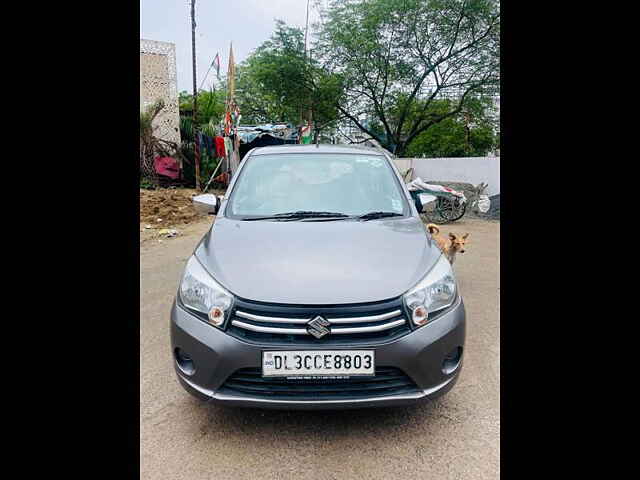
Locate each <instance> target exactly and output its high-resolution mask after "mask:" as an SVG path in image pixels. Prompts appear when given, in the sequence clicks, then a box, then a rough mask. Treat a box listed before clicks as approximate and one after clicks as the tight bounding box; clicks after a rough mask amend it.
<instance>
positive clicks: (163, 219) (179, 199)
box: [140, 188, 224, 229]
mask: <svg viewBox="0 0 640 480" xmlns="http://www.w3.org/2000/svg"><path fill="white" fill-rule="evenodd" d="M207 193H213V194H214V195H223V194H224V191H217V190H210V191H209V192H207ZM195 195H198V192H197V191H196V190H195V189H191V188H163V189H158V190H143V189H140V223H141V224H144V225H145V226H146V225H150V226H151V227H152V228H155V229H158V228H169V227H175V226H180V225H188V224H190V223H194V222H198V221H200V220H201V219H202V215H200V214H199V213H197V212H196V210H195V208H193V202H192V200H191V199H192V197H194V196H195Z"/></svg>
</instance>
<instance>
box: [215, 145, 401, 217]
mask: <svg viewBox="0 0 640 480" xmlns="http://www.w3.org/2000/svg"><path fill="white" fill-rule="evenodd" d="M239 175H240V176H239V177H238V180H237V181H236V184H235V186H234V188H233V191H232V193H231V195H230V198H229V206H228V209H227V215H228V216H231V217H247V216H262V215H275V214H278V213H285V212H295V211H299V210H305V211H330V212H340V213H344V214H347V215H362V214H365V213H369V212H372V211H385V212H395V213H400V214H403V213H405V212H406V209H407V204H406V202H405V199H404V195H403V194H402V191H401V189H400V185H399V183H398V180H397V178H396V176H395V173H394V172H393V170H392V168H391V166H390V165H389V163H388V161H387V159H386V158H385V157H382V156H380V155H366V154H363V155H356V154H334V153H331V154H327V153H324V154H323V153H318V154H309V153H306V154H279V155H256V156H253V157H249V158H248V159H247V164H246V165H244V167H243V168H242V170H241V171H240V174H239Z"/></svg>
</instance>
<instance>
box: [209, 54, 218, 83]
mask: <svg viewBox="0 0 640 480" xmlns="http://www.w3.org/2000/svg"><path fill="white" fill-rule="evenodd" d="M211 66H212V67H214V68H215V69H216V76H217V77H218V80H220V55H219V54H217V53H216V58H214V59H213V62H211Z"/></svg>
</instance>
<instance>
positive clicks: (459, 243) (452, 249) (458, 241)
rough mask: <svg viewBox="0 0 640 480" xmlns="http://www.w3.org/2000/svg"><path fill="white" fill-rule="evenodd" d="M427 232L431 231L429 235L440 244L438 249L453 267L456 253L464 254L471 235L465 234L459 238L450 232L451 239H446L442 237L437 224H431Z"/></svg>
mask: <svg viewBox="0 0 640 480" xmlns="http://www.w3.org/2000/svg"><path fill="white" fill-rule="evenodd" d="M427 230H429V233H430V234H431V236H432V237H433V239H434V240H435V242H436V243H437V244H438V247H440V250H442V253H444V254H445V256H446V257H447V259H449V263H451V265H453V262H454V261H455V259H456V253H458V252H460V253H464V246H465V244H466V243H467V237H468V236H469V234H468V233H465V234H464V235H462V236H461V237H459V236H458V235H456V234H455V233H452V232H449V238H444V237H441V236H440V227H438V225H436V224H435V223H429V224H428V225H427Z"/></svg>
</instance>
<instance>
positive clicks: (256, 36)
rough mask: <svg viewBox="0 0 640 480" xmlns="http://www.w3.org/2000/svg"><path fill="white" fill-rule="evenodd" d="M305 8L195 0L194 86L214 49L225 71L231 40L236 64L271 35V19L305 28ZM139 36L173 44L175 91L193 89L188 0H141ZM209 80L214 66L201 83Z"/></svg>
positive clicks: (296, 0)
mask: <svg viewBox="0 0 640 480" xmlns="http://www.w3.org/2000/svg"><path fill="white" fill-rule="evenodd" d="M313 4H314V0H311V4H310V7H309V25H311V23H313V21H315V20H317V18H318V16H319V15H318V12H317V11H316V10H315V9H314V8H313ZM306 9H307V0H196V68H197V73H196V80H197V84H198V87H200V84H201V83H202V81H203V77H204V75H205V74H206V72H207V69H208V68H209V66H210V65H211V62H212V61H213V59H214V57H215V56H216V53H219V54H220V75H221V76H222V75H223V74H226V71H227V66H228V64H229V44H230V42H233V55H234V57H235V62H236V64H238V63H240V62H241V61H242V60H244V59H245V58H247V56H248V55H249V54H250V53H251V52H252V51H253V50H254V49H255V48H257V47H258V46H259V45H260V44H261V43H262V42H264V41H265V40H267V39H268V38H269V37H270V36H271V34H272V33H273V31H274V30H275V19H280V20H284V21H285V22H286V23H287V24H288V25H291V26H298V27H301V28H304V26H305V21H306V13H307V10H306ZM140 38H144V39H145V40H159V41H163V42H170V43H173V44H175V46H176V67H177V74H178V91H182V90H187V91H188V92H192V91H193V78H192V64H191V55H192V52H191V1H190V0H140ZM211 81H214V82H217V80H216V78H215V72H214V69H211V72H209V75H208V77H207V80H206V83H205V85H204V87H203V88H207V89H208V88H210V87H211ZM216 85H217V83H216Z"/></svg>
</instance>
